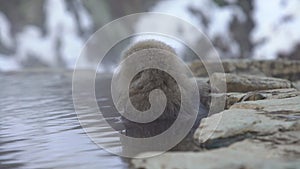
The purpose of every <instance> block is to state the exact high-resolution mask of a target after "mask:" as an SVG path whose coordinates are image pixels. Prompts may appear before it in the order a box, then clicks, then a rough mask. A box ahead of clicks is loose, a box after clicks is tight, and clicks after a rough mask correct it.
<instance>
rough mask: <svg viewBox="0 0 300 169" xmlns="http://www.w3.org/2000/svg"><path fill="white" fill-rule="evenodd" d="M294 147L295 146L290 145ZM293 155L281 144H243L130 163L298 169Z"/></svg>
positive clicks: (186, 168)
mask: <svg viewBox="0 0 300 169" xmlns="http://www.w3.org/2000/svg"><path fill="white" fill-rule="evenodd" d="M298 145H299V143H298V144H297V146H298ZM293 146H296V145H295V144H293ZM298 147H299V146H298ZM290 148H291V147H290ZM294 152H295V153H294V154H293V155H292V156H290V155H291V153H290V152H289V148H287V147H281V145H280V144H275V143H273V142H263V141H260V140H244V141H242V142H239V143H235V144H233V145H231V146H229V147H226V148H220V149H216V150H211V151H204V152H175V153H174V152H171V153H165V154H163V155H161V156H156V157H152V158H147V159H133V160H132V164H133V166H134V167H135V168H144V169H152V168H157V169H159V168H161V169H174V168H176V169H198V168H202V169H241V168H245V169H248V168H249V169H250V168H262V169H269V168H272V169H282V168H299V166H300V162H299V160H298V158H297V155H295V154H296V153H299V148H297V149H296V150H295V151H294ZM287 155H289V156H287Z"/></svg>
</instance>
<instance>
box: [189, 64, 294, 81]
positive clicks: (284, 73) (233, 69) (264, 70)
mask: <svg viewBox="0 0 300 169" xmlns="http://www.w3.org/2000/svg"><path fill="white" fill-rule="evenodd" d="M215 64H216V63H214V62H209V63H206V66H213V65H215ZM222 64H223V67H224V72H225V73H235V74H239V75H241V74H248V75H249V74H251V75H259V76H270V77H278V78H284V79H288V80H291V81H295V80H299V79H300V61H294V60H249V59H239V60H223V61H222ZM190 68H191V70H192V72H194V74H195V75H196V76H200V77H204V76H207V72H206V69H205V67H204V65H203V63H202V62H201V61H200V60H196V61H194V62H192V63H191V65H190ZM221 73H223V72H221Z"/></svg>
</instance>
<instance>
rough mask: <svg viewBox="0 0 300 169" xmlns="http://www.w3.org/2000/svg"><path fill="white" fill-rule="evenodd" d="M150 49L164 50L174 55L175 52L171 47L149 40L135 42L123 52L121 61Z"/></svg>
mask: <svg viewBox="0 0 300 169" xmlns="http://www.w3.org/2000/svg"><path fill="white" fill-rule="evenodd" d="M150 48H156V49H162V50H166V51H168V52H171V53H173V54H175V55H176V52H175V50H174V49H173V48H172V47H171V46H169V45H167V44H165V43H163V42H161V41H158V40H154V39H150V40H144V41H140V42H137V43H135V44H133V45H132V46H130V47H129V48H128V49H127V50H125V51H124V52H123V55H122V58H121V59H122V60H123V59H125V58H127V57H128V56H129V55H131V54H133V53H135V52H137V51H140V50H143V49H150Z"/></svg>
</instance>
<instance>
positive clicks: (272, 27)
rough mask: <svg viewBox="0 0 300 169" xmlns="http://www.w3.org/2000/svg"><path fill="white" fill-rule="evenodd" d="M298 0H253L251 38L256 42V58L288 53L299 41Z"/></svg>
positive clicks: (299, 14)
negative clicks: (253, 23) (253, 25)
mask: <svg viewBox="0 0 300 169" xmlns="http://www.w3.org/2000/svg"><path fill="white" fill-rule="evenodd" d="M299 9H300V1H299V0H286V1H283V0H273V1H272V3H270V2H269V1H261V0H255V1H254V13H253V19H254V21H255V25H256V27H255V29H254V30H253V31H252V36H251V40H252V41H253V42H254V43H257V44H258V45H257V47H256V48H255V49H254V58H256V59H265V58H268V59H275V58H276V57H277V55H278V53H284V54H288V53H291V52H292V51H293V49H294V48H295V46H296V45H297V44H298V43H300V31H299V28H300V11H299Z"/></svg>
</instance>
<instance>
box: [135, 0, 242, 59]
mask: <svg viewBox="0 0 300 169" xmlns="http://www.w3.org/2000/svg"><path fill="white" fill-rule="evenodd" d="M191 9H196V10H199V11H201V13H202V14H203V17H204V18H207V19H208V20H209V22H208V23H207V24H208V25H205V21H204V18H201V17H199V16H196V15H195V14H193V13H192V12H191ZM151 12H159V13H163V14H169V15H172V16H175V17H178V18H180V19H183V20H185V21H186V22H187V23H189V24H191V25H193V26H196V27H197V28H198V29H199V30H200V31H201V32H202V33H204V34H205V35H206V36H208V38H209V39H213V38H216V37H217V36H222V38H223V40H224V41H226V43H228V44H232V45H231V46H230V49H229V50H230V52H229V54H230V55H238V54H239V53H238V44H237V43H236V42H235V41H233V40H232V39H231V38H230V33H229V32H230V31H229V26H230V22H231V20H232V19H233V17H234V16H236V17H237V18H238V19H239V20H241V21H244V20H245V16H243V13H242V12H241V10H240V9H238V8H235V7H232V6H228V7H219V6H218V5H216V4H215V3H214V2H213V1H210V0H201V1H199V0H186V1H172V0H166V1H162V2H160V3H158V4H157V5H156V6H154V7H153V9H152V10H151ZM153 25H155V27H154V28H153V30H154V31H158V32H159V31H161V30H168V31H169V32H174V33H177V34H182V35H183V36H184V37H185V39H187V40H188V41H189V42H190V43H193V44H196V43H198V42H199V39H200V38H201V35H197V34H195V32H191V31H190V30H189V26H187V25H182V24H180V23H179V22H174V23H170V22H166V21H163V20H161V19H160V18H154V17H152V16H149V17H144V18H141V19H140V21H139V22H138V23H137V26H136V31H141V30H143V28H144V27H153ZM147 38H150V37H149V36H148V37H146V36H145V37H144V39H147ZM152 38H153V39H158V40H162V41H164V42H166V43H169V44H170V45H171V46H173V47H174V48H176V49H177V51H178V52H179V53H182V52H183V45H180V44H179V45H178V44H174V43H173V42H170V41H169V40H166V39H163V38H157V37H155V36H153V37H152Z"/></svg>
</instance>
